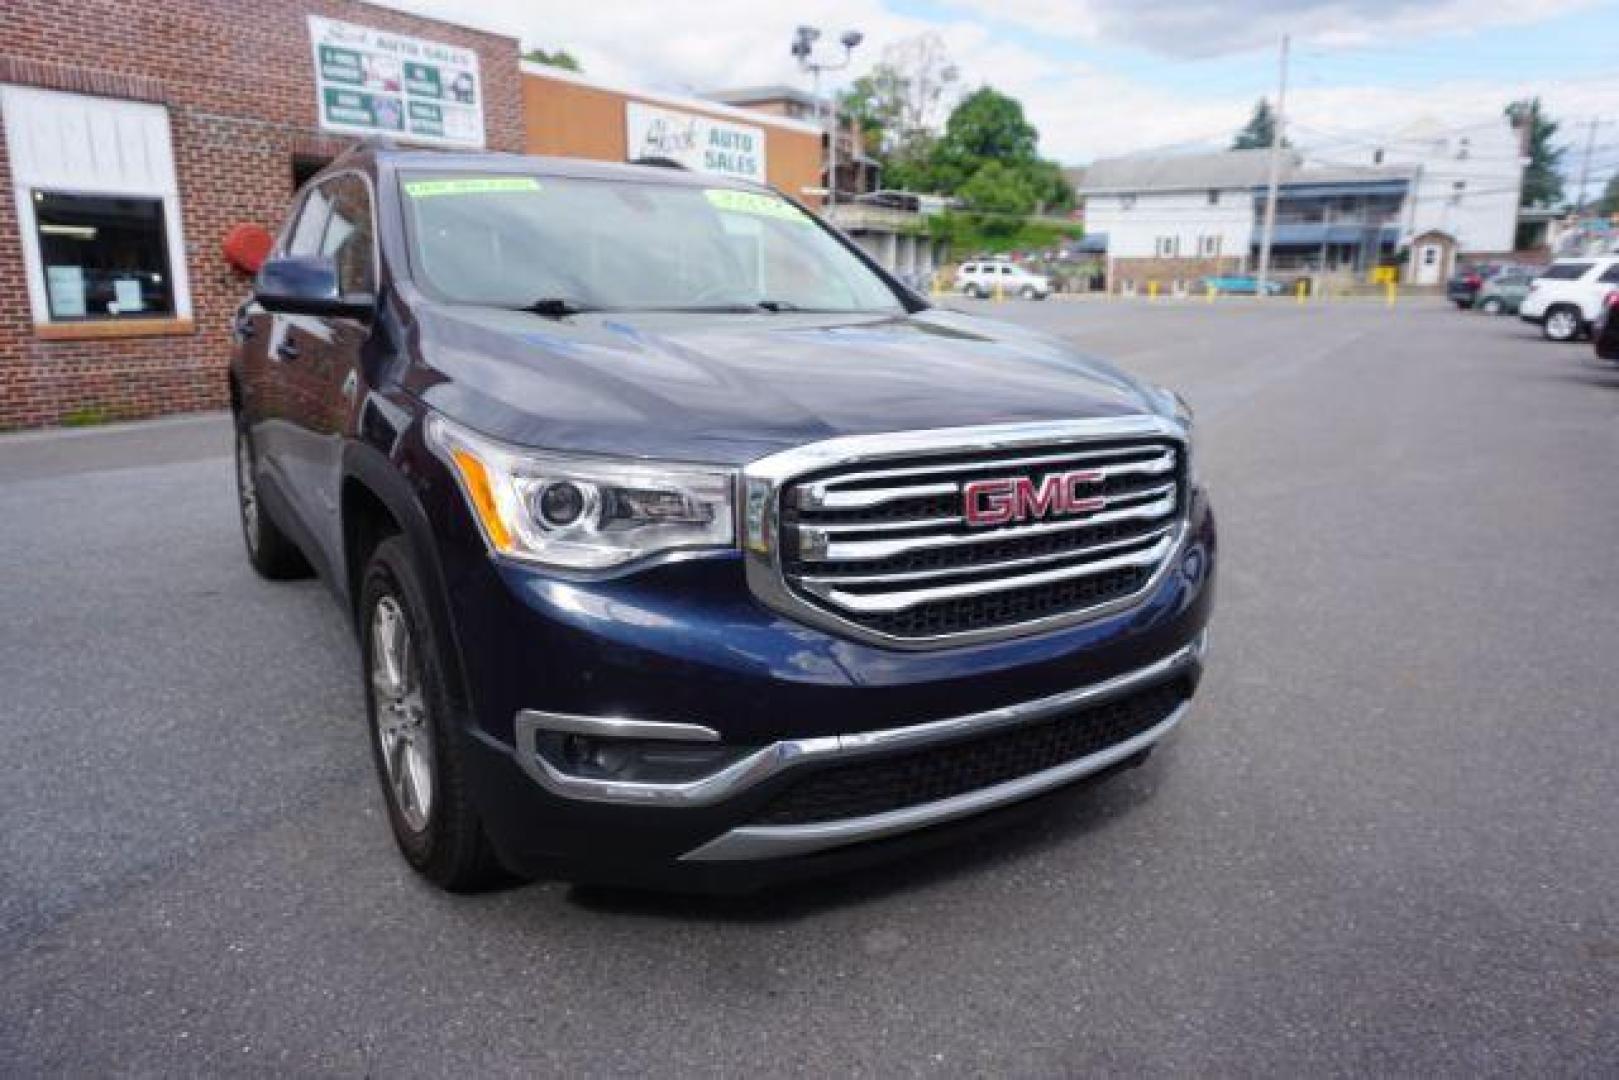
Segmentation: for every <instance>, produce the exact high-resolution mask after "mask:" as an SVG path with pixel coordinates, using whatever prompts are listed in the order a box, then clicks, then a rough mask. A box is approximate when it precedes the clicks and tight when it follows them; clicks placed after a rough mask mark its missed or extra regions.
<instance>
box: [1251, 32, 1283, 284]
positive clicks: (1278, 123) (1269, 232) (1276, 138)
mask: <svg viewBox="0 0 1619 1080" xmlns="http://www.w3.org/2000/svg"><path fill="white" fill-rule="evenodd" d="M1280 66H1281V79H1280V80H1279V85H1278V87H1277V90H1276V115H1275V116H1274V117H1273V118H1272V122H1271V129H1270V182H1269V184H1267V185H1266V190H1265V226H1264V229H1263V231H1262V232H1261V233H1260V234H1259V281H1258V283H1257V286H1256V288H1255V290H1254V291H1255V293H1256V294H1257V295H1259V296H1264V295H1265V282H1266V281H1268V280H1269V279H1270V243H1271V237H1272V236H1274V235H1275V233H1276V188H1277V185H1278V184H1279V183H1280V182H1281V178H1282V128H1283V126H1284V125H1285V124H1286V122H1287V120H1286V117H1287V35H1286V34H1283V35H1282V57H1281V65H1280Z"/></svg>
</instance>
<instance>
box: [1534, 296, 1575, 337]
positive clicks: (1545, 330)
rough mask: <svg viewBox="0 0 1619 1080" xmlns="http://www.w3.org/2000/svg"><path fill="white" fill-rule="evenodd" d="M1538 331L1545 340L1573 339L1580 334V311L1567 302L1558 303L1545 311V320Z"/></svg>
mask: <svg viewBox="0 0 1619 1080" xmlns="http://www.w3.org/2000/svg"><path fill="white" fill-rule="evenodd" d="M1540 332H1541V333H1542V334H1543V335H1545V337H1546V340H1547V341H1573V340H1574V339H1575V338H1577V337H1579V336H1580V313H1579V311H1578V310H1577V309H1575V308H1572V307H1570V306H1569V305H1567V304H1559V305H1557V306H1556V307H1554V308H1552V309H1551V310H1549V311H1547V312H1546V321H1545V322H1543V323H1541V324H1540Z"/></svg>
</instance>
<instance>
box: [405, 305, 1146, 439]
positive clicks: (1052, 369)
mask: <svg viewBox="0 0 1619 1080" xmlns="http://www.w3.org/2000/svg"><path fill="white" fill-rule="evenodd" d="M418 311H419V313H420V314H419V321H418V324H417V326H416V328H415V330H416V343H415V348H416V349H417V355H418V356H419V357H420V358H421V361H422V362H423V364H424V368H423V369H422V370H420V371H419V372H418V375H419V376H420V377H419V378H416V379H413V380H412V382H413V384H414V389H415V390H416V391H417V392H418V393H419V394H420V396H421V397H422V398H423V399H424V400H425V401H426V402H427V403H428V404H429V405H430V406H432V407H433V408H436V409H438V410H440V411H441V412H443V413H444V414H445V415H447V416H449V417H450V418H451V419H453V420H456V421H458V422H460V423H463V424H465V425H467V426H468V427H471V428H473V429H475V430H479V431H482V432H484V433H485V434H487V435H491V436H494V437H496V438H499V439H503V440H505V441H507V442H510V443H515V444H518V445H523V446H533V447H543V448H548V449H553V450H569V451H575V452H580V453H604V454H615V455H626V456H635V457H649V458H659V459H664V460H674V461H695V462H713V463H723V464H729V465H739V464H743V463H745V462H748V461H752V460H755V459H757V458H759V457H763V456H764V455H766V454H769V453H773V452H775V451H777V450H783V449H787V448H790V447H794V446H802V445H804V444H806V443H811V442H817V441H820V440H822V439H829V438H833V437H836V436H840V435H862V434H871V433H876V432H888V431H907V430H915V429H922V428H940V427H957V426H966V425H977V424H1000V423H1015V422H1021V421H1041V420H1070V419H1076V418H1086V417H1099V416H1119V415H1132V414H1134V415H1139V414H1141V413H1144V412H1151V411H1153V409H1152V406H1151V403H1150V398H1149V396H1148V393H1147V391H1146V390H1145V389H1144V387H1143V386H1142V384H1140V383H1138V382H1136V381H1135V380H1134V379H1132V378H1130V377H1129V376H1127V375H1125V374H1124V373H1122V372H1120V371H1119V370H1117V369H1116V368H1114V367H1112V366H1111V365H1108V364H1105V363H1102V362H1100V361H1097V360H1093V359H1088V358H1085V357H1083V356H1081V355H1078V354H1076V353H1075V352H1074V351H1073V350H1071V349H1070V348H1068V347H1067V346H1065V345H1063V344H1062V343H1061V342H1059V341H1057V340H1055V339H1053V338H1049V337H1046V336H1044V335H1041V334H1036V333H1032V332H1030V331H1027V330H1024V329H1021V328H1019V327H1014V326H1009V325H1005V324H1001V323H996V322H991V321H988V320H983V319H978V318H974V317H971V316H967V315H961V314H958V313H955V312H948V311H940V310H937V309H930V310H927V311H923V312H919V313H916V314H898V315H877V316H872V315H862V316H848V315H841V316H831V315H810V314H776V315H771V314H758V315H754V314H742V315H730V314H724V315H715V314H696V313H639V312H637V313H598V314H584V315H575V316H569V317H567V318H562V319H549V318H543V317H540V316H537V315H531V314H528V313H525V312H514V311H503V310H498V309H490V308H478V307H468V306H454V307H451V306H431V305H429V306H424V307H420V308H418Z"/></svg>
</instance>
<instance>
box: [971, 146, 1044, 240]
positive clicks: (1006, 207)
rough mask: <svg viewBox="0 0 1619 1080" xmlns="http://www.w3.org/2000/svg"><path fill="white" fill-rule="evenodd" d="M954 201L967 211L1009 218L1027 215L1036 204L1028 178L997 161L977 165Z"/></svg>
mask: <svg viewBox="0 0 1619 1080" xmlns="http://www.w3.org/2000/svg"><path fill="white" fill-rule="evenodd" d="M956 197H957V198H959V199H960V200H961V201H962V203H963V205H965V206H966V207H967V208H968V209H969V210H977V211H979V212H980V213H981V214H985V215H995V216H1002V217H1013V218H1018V217H1023V216H1025V215H1027V214H1029V213H1031V212H1032V211H1033V210H1034V208H1035V205H1036V202H1037V201H1038V196H1037V195H1036V193H1035V190H1034V187H1033V185H1031V184H1030V183H1029V178H1028V176H1027V175H1026V174H1025V173H1024V172H1023V171H1022V170H1021V169H1018V168H1016V167H1015V166H1011V165H1003V164H1001V163H1000V162H999V161H986V162H984V163H983V164H982V165H980V166H979V167H978V171H977V172H975V173H973V174H972V176H971V177H970V178H969V179H968V180H967V182H966V183H965V184H962V185H961V187H960V188H958V189H957V190H956ZM1014 227H1015V223H1014Z"/></svg>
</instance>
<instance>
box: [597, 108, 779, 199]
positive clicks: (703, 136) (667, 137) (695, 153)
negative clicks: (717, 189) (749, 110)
mask: <svg viewBox="0 0 1619 1080" xmlns="http://www.w3.org/2000/svg"><path fill="white" fill-rule="evenodd" d="M624 123H625V131H626V135H627V144H626V145H627V147H628V150H629V153H628V155H627V156H628V158H629V160H631V161H635V160H637V159H639V158H668V159H669V160H670V161H677V162H679V163H680V164H682V165H684V166H686V168H688V169H692V170H694V171H696V172H706V173H717V174H718V175H720V176H734V177H736V178H737V179H739V180H752V181H753V182H755V183H758V184H762V183H764V182H765V133H764V129H763V128H757V127H754V126H753V125H751V124H738V123H733V122H732V121H729V120H715V119H714V118H712V117H708V116H700V115H698V114H696V113H688V112H677V111H676V110H674V109H660V108H657V107H656V106H653V105H643V104H641V103H640V102H638V101H630V102H626V103H625V105H624Z"/></svg>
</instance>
